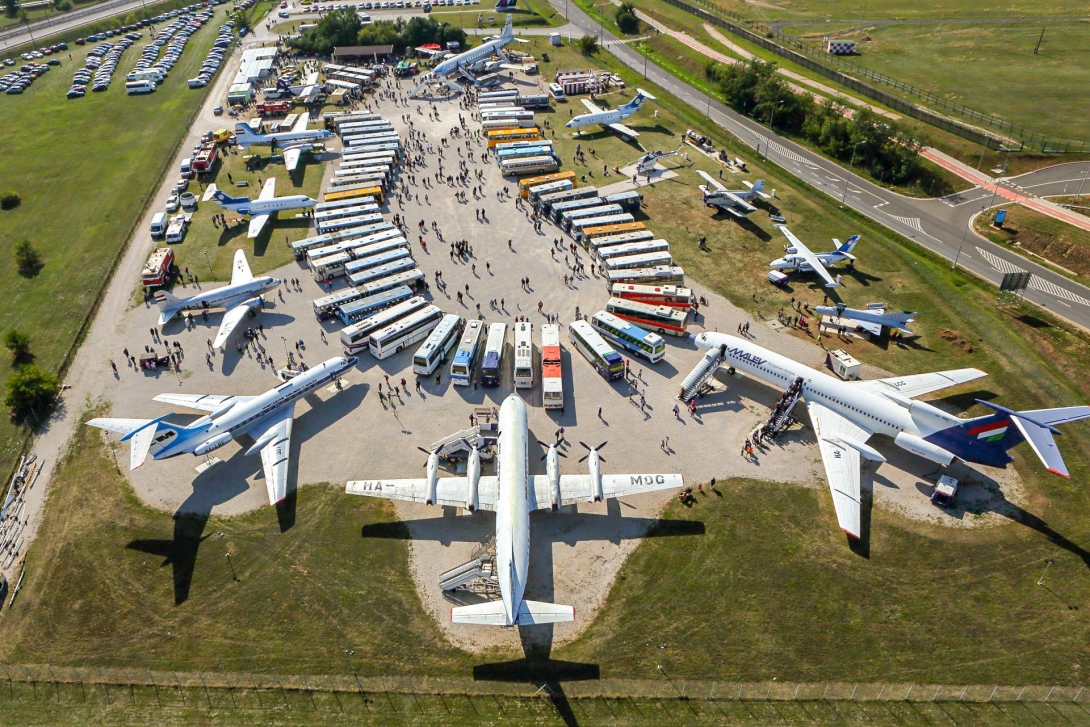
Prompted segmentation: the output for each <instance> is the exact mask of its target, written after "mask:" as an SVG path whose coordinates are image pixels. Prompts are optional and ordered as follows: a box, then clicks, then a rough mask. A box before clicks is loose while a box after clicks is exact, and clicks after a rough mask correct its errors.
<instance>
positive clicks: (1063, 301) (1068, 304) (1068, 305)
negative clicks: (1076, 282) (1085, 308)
mask: <svg viewBox="0 0 1090 727" xmlns="http://www.w3.org/2000/svg"><path fill="white" fill-rule="evenodd" d="M1056 302H1057V303H1059V304H1060V305H1066V306H1067V307H1068V308H1071V307H1072V306H1071V304H1070V303H1068V302H1067V301H1066V300H1058V301H1056Z"/></svg>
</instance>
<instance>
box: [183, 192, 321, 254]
mask: <svg viewBox="0 0 1090 727" xmlns="http://www.w3.org/2000/svg"><path fill="white" fill-rule="evenodd" d="M210 199H214V200H216V204H218V205H219V206H220V207H222V208H224V209H225V210H230V211H231V212H234V213H235V214H239V215H247V216H248V217H249V218H250V229H249V231H248V232H247V234H246V236H247V237H249V238H250V239H253V238H255V237H257V236H258V235H260V234H261V230H262V229H264V227H265V223H266V222H268V221H269V217H270V216H271V215H274V214H276V213H277V212H283V211H285V210H302V209H308V208H310V207H313V206H314V205H315V204H317V202H315V201H314V200H313V199H311V198H310V197H308V196H306V195H305V194H292V195H288V196H287V197H277V196H276V177H270V178H269V179H267V180H265V186H264V187H262V188H261V194H259V195H258V196H257V199H250V198H249V197H232V196H231V195H229V194H226V193H225V192H222V191H220V190H218V189H216V185H215V184H209V185H208V189H206V190H205V191H204V197H203V198H202V199H201V201H202V202H207V201H208V200H210Z"/></svg>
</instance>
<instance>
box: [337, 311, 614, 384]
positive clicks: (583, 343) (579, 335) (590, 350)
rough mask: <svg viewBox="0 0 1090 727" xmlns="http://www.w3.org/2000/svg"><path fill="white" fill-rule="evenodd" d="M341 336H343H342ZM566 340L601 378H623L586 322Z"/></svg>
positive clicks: (578, 324) (575, 325)
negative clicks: (569, 340) (569, 341)
mask: <svg viewBox="0 0 1090 727" xmlns="http://www.w3.org/2000/svg"><path fill="white" fill-rule="evenodd" d="M342 335H343V334H342ZM568 338H569V339H571V342H572V345H573V346H575V348H576V350H577V351H579V353H581V354H583V358H585V359H586V360H587V361H589V362H590V365H591V366H593V367H594V370H595V371H597V372H598V373H599V374H600V375H601V376H602V378H604V379H605V380H606V381H612V380H614V379H619V378H621V377H622V376H624V359H623V358H622V357H621V354H619V353H617V352H616V351H614V350H613V348H612V347H611V346H610V345H609V344H608V343H606V342H605V339H603V338H602V336H601V335H600V334H599V333H598V331H596V330H594V329H593V328H591V325H590V324H589V323H587V322H586V321H573V322H572V323H570V324H569V325H568Z"/></svg>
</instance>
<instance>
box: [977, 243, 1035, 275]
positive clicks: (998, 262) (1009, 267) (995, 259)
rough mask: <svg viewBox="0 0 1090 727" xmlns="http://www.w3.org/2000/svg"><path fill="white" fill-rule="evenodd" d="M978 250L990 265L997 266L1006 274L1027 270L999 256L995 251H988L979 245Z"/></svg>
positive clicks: (996, 267) (997, 268)
mask: <svg viewBox="0 0 1090 727" xmlns="http://www.w3.org/2000/svg"><path fill="white" fill-rule="evenodd" d="M976 251H977V252H979V253H980V256H981V257H982V258H984V259H985V260H987V261H988V264H989V265H991V266H992V267H993V268H995V269H996V270H998V271H999V272H1001V273H1004V274H1006V273H1024V272H1025V270H1023V269H1022V268H1020V267H1018V266H1017V265H1015V264H1014V263H1010V262H1007V261H1006V260H1004V259H1003V258H1001V257H999V256H998V255H994V254H993V253H990V252H988V251H987V250H985V249H984V248H982V247H978V248H977V249H976Z"/></svg>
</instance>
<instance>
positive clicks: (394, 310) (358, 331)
mask: <svg viewBox="0 0 1090 727" xmlns="http://www.w3.org/2000/svg"><path fill="white" fill-rule="evenodd" d="M427 305H428V301H426V300H424V299H423V298H421V297H420V296H418V295H417V296H413V297H412V298H409V299H408V300H406V301H402V302H401V303H398V304H397V305H395V306H391V307H390V308H385V309H383V310H380V311H379V312H378V313H375V314H374V315H371V316H369V317H367V318H364V319H363V320H362V321H360V322H358V323H353V324H352V325H350V326H346V327H345V328H342V329H341V348H343V349H344V352H345V353H346V354H348V355H349V356H355V355H356V354H358V353H359V352H360V351H362V350H363V349H365V348H367V346H368V340H369V339H370V338H371V334H372V333H374V332H375V331H380V330H382V329H383V328H385V327H386V326H388V325H390V324H391V323H393V322H394V321H396V320H398V319H400V318H404V317H405V316H407V315H409V314H410V313H415V312H416V311H418V310H420V309H421V308H424V307H426V306H427Z"/></svg>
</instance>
